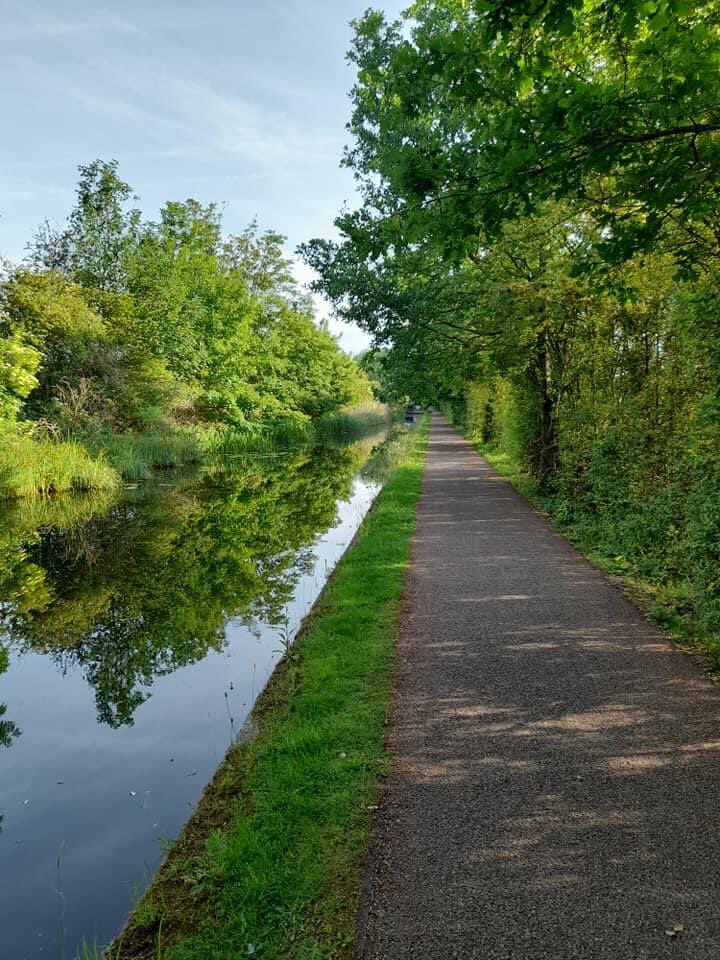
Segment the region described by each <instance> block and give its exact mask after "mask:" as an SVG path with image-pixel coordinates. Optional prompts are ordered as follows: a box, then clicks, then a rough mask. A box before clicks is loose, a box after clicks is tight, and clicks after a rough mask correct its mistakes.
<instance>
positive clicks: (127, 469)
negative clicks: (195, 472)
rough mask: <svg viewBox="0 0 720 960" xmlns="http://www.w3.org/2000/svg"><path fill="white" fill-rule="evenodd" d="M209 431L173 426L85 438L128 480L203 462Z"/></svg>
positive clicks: (89, 444)
mask: <svg viewBox="0 0 720 960" xmlns="http://www.w3.org/2000/svg"><path fill="white" fill-rule="evenodd" d="M207 437H208V434H207V431H206V430H204V429H203V428H201V427H189V426H188V427H179V426H176V427H173V428H168V429H167V430H149V431H146V432H144V433H131V432H129V431H127V432H124V433H112V432H111V431H109V430H108V431H103V432H102V433H100V434H98V435H95V436H92V437H87V438H83V439H84V443H85V445H86V446H87V447H88V448H89V449H90V451H91V452H93V453H96V454H97V455H100V454H102V456H104V457H105V458H106V459H107V461H108V462H109V463H110V464H112V466H113V467H114V468H115V469H116V470H117V471H118V473H119V474H120V475H121V476H122V477H123V479H125V480H149V479H150V478H151V477H152V476H153V471H155V470H166V469H170V468H172V467H182V466H186V465H188V464H193V463H199V462H201V461H202V460H204V459H205V457H206V452H207V446H208V439H207Z"/></svg>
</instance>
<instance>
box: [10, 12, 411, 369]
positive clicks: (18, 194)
mask: <svg viewBox="0 0 720 960" xmlns="http://www.w3.org/2000/svg"><path fill="white" fill-rule="evenodd" d="M369 5H370V0H234V2H231V0H205V2H204V3H198V2H197V0H144V2H142V0H123V3H122V4H121V3H117V2H115V3H110V2H107V0H93V2H91V0H63V2H62V3H57V0H18V2H16V0H0V23H1V24H2V28H1V29H0V90H2V122H0V257H6V258H9V259H11V260H15V261H17V260H20V259H22V257H23V256H24V248H25V244H26V243H27V241H28V240H29V239H30V238H31V237H32V235H33V234H34V232H35V231H36V229H37V227H38V226H39V224H40V223H41V222H42V221H43V220H45V219H49V220H51V221H55V222H61V221H62V220H63V219H64V217H65V216H66V215H67V213H68V212H69V210H70V208H71V207H72V203H73V198H74V188H75V184H76V182H77V167H78V164H81V163H89V162H90V161H91V160H94V159H95V158H97V157H99V158H101V159H103V160H109V159H113V158H114V159H116V160H117V161H118V162H119V165H120V168H119V172H120V176H121V177H122V179H124V180H125V181H127V182H128V183H129V184H130V185H131V186H132V188H133V190H134V192H135V193H136V194H137V195H138V197H139V198H140V203H139V206H140V207H141V209H142V210H143V213H144V215H145V216H146V217H147V218H149V219H154V218H155V216H156V215H157V212H158V210H159V208H160V207H161V206H162V204H163V203H164V202H165V201H167V200H181V199H186V198H188V197H194V198H196V199H198V200H201V201H202V202H204V203H208V202H210V201H216V202H221V203H223V204H224V211H225V212H224V228H225V230H226V232H229V233H232V232H237V231H240V230H242V229H243V227H244V226H246V225H247V224H248V223H249V222H250V220H252V219H253V217H257V219H258V221H259V224H260V227H261V228H262V229H273V230H278V231H279V232H280V233H283V234H285V235H286V236H287V238H288V241H287V249H288V252H292V251H294V249H295V247H296V246H297V244H299V243H301V242H302V241H303V240H307V239H309V238H311V237H315V236H322V237H332V236H334V235H335V233H334V228H333V219H334V217H335V215H336V214H337V213H338V211H339V210H340V208H341V207H342V205H343V204H344V203H345V202H348V203H349V204H350V205H351V206H352V205H353V203H354V199H353V197H354V185H353V180H352V175H351V173H350V172H349V171H348V170H345V169H341V168H340V166H339V161H340V158H341V156H342V149H343V146H344V144H345V143H346V142H347V138H348V135H347V131H346V130H345V124H346V122H347V120H348V117H349V113H350V102H349V99H348V93H349V90H350V88H351V86H352V83H353V70H352V67H351V65H350V64H348V63H347V62H346V60H345V53H346V51H347V49H348V47H349V45H350V38H351V28H350V26H349V21H350V20H351V19H352V18H354V17H357V16H359V15H361V14H362V13H363V11H364V10H365V9H366V7H367V6H369ZM373 5H374V6H376V7H381V8H382V9H384V10H385V11H386V13H387V14H388V15H389V16H393V17H394V16H396V15H397V14H399V12H400V11H401V10H402V9H403V8H404V7H405V6H406V5H407V3H406V2H401V0H375V2H374V3H373ZM297 275H298V278H299V279H301V280H302V281H304V282H305V281H307V280H309V278H310V273H309V271H308V269H307V268H306V267H305V266H304V265H303V264H301V263H300V262H298V264H297ZM318 309H319V313H320V314H321V315H327V309H328V308H327V305H326V304H323V303H322V302H318ZM331 329H332V330H333V332H334V333H336V334H338V335H339V336H340V342H341V344H342V346H343V347H344V348H345V349H346V350H348V351H350V352H355V351H357V350H359V349H362V348H363V347H364V346H365V345H366V344H367V342H368V338H367V337H366V335H365V334H364V333H363V332H362V331H360V330H358V329H357V328H354V327H349V326H347V325H344V324H341V323H340V322H339V321H335V320H332V321H331Z"/></svg>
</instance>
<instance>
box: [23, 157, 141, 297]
mask: <svg viewBox="0 0 720 960" xmlns="http://www.w3.org/2000/svg"><path fill="white" fill-rule="evenodd" d="M117 169H118V163H117V160H110V161H102V160H93V162H92V163H89V164H87V165H84V166H83V165H81V166H80V167H78V170H79V171H80V181H79V183H78V186H77V190H76V203H75V207H74V209H73V210H72V212H71V213H70V216H69V217H68V220H67V223H66V225H65V226H64V227H61V228H55V227H53V226H52V225H51V224H49V223H48V222H47V221H46V222H45V224H44V225H43V226H42V227H41V228H40V230H39V231H38V233H37V235H36V236H35V239H34V241H33V243H32V244H30V253H29V257H30V262H31V264H32V265H33V266H34V267H36V268H40V269H50V270H59V271H61V272H63V273H65V274H67V275H68V276H70V277H72V278H73V279H75V280H77V282H78V283H80V284H82V285H83V286H85V287H94V288H97V289H98V290H106V291H115V292H122V291H123V290H125V288H126V280H127V273H126V270H127V257H128V255H129V254H130V252H131V250H132V248H133V247H134V245H135V242H136V239H137V230H138V226H139V223H140V212H139V210H136V209H129V210H128V209H126V205H127V203H128V201H129V200H131V199H137V198H135V197H133V195H132V190H131V188H130V187H129V186H128V184H127V183H125V182H124V181H123V180H121V179H120V178H119V177H118V174H117Z"/></svg>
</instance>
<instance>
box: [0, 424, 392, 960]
mask: <svg viewBox="0 0 720 960" xmlns="http://www.w3.org/2000/svg"><path fill="white" fill-rule="evenodd" d="M371 451H372V442H367V441H366V442H364V443H361V444H357V445H354V446H349V447H345V448H341V449H330V450H322V451H314V452H307V451H306V452H302V453H297V452H296V453H293V454H290V455H285V456H267V457H257V458H247V459H242V460H238V461H237V462H236V463H234V464H233V465H232V468H231V469H230V470H228V469H223V470H222V471H221V472H217V471H206V472H205V474H204V475H203V476H199V477H185V478H178V477H174V478H173V477H171V476H168V478H167V479H166V480H165V482H152V483H150V484H144V485H139V486H136V487H130V488H128V489H126V490H125V491H124V492H123V494H122V496H120V497H114V498H113V497H105V498H103V497H97V496H95V497H82V498H78V497H66V498H56V499H46V500H42V501H38V502H36V503H31V504H24V505H14V506H5V507H4V508H2V509H0V877H1V878H2V893H1V894H0V958H1V960H31V958H33V960H34V958H52V960H56V958H58V960H75V958H76V956H78V954H79V952H80V950H81V948H82V945H83V944H87V945H93V944H98V945H103V944H106V943H108V942H109V941H110V939H112V937H113V935H114V934H116V933H117V932H118V930H119V929H120V927H121V926H122V924H123V922H124V920H125V917H126V915H127V913H128V911H129V910H130V909H131V907H132V906H133V904H134V903H135V901H136V899H137V897H138V895H139V894H140V893H141V892H142V891H143V889H144V888H145V886H146V885H147V882H148V881H149V880H150V879H151V878H152V876H153V873H154V871H155V870H156V869H157V867H158V865H159V863H160V860H161V858H162V856H163V849H164V846H165V845H166V844H167V842H168V841H169V840H171V839H172V838H174V837H176V836H177V834H178V833H179V831H180V829H181V827H182V826H183V824H184V822H185V821H186V820H187V818H188V816H189V814H190V812H191V810H192V808H193V806H194V805H195V803H196V802H197V800H198V798H199V796H200V794H201V792H202V790H203V787H204V786H205V784H206V783H207V782H208V781H209V780H210V779H211V777H212V775H213V773H214V771H215V769H216V767H217V766H218V764H219V763H220V761H221V760H222V759H223V756H224V754H225V752H226V751H227V749H228V746H229V745H230V744H231V742H233V741H234V739H235V738H236V737H237V736H238V735H242V731H243V725H244V724H245V722H246V720H247V718H248V714H249V712H250V710H251V708H252V705H253V703H254V701H255V699H256V697H257V695H258V693H259V692H260V691H261V690H262V689H263V686H264V685H265V683H266V681H267V679H268V677H269V676H270V673H271V672H272V670H273V668H274V666H275V664H276V663H277V662H278V660H279V659H280V657H281V656H282V653H283V649H284V647H285V645H286V644H287V643H288V642H289V641H291V640H292V638H293V636H294V634H295V632H296V631H297V628H298V625H299V623H300V621H301V620H302V618H303V616H304V615H305V614H306V613H307V612H308V610H309V609H310V607H311V606H312V604H313V602H314V600H315V599H316V597H317V595H318V593H319V592H320V590H321V589H322V586H323V584H324V582H325V580H326V579H327V576H328V574H329V572H330V571H331V570H332V568H333V567H334V566H335V564H336V562H337V560H338V559H339V557H340V556H341V555H342V553H343V551H344V550H345V548H346V546H347V544H348V542H349V541H350V539H351V538H352V536H353V534H354V532H355V530H356V529H357V527H358V525H359V523H360V521H361V520H362V518H363V516H364V515H365V513H366V512H367V510H368V509H369V507H370V505H371V503H372V501H373V499H374V497H375V495H376V493H377V491H378V489H379V486H380V482H381V481H380V479H378V475H377V471H376V470H373V464H374V463H377V461H378V460H382V458H383V452H382V450H381V452H380V454H379V455H375V456H372V455H371Z"/></svg>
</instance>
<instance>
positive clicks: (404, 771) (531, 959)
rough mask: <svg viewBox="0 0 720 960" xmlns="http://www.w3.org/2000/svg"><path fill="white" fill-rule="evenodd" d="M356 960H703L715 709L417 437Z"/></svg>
mask: <svg viewBox="0 0 720 960" xmlns="http://www.w3.org/2000/svg"><path fill="white" fill-rule="evenodd" d="M389 746H390V749H391V750H392V752H393V754H394V759H393V764H392V768H391V772H390V776H389V778H388V781H387V784H386V788H385V790H384V795H383V797H382V800H381V803H380V808H379V811H378V813H377V822H376V840H375V843H374V849H373V851H372V854H371V858H370V863H369V867H368V874H367V878H366V890H365V894H364V903H363V907H362V909H361V916H360V936H359V948H358V950H359V956H360V957H362V958H363V960H405V958H413V960H448V958H463V960H473V958H478V960H480V958H483V960H501V958H502V960H570V958H573V960H581V958H583V960H584V958H587V960H604V958H607V960H610V958H612V960H631V958H632V960H659V958H665V957H672V958H684V960H705V958H708V960H710V958H712V960H719V958H720V765H719V760H720V691H718V690H717V689H716V688H715V687H714V685H713V684H712V683H711V681H710V679H709V678H708V677H707V676H706V675H705V674H703V673H702V671H701V670H700V669H699V668H698V667H696V666H695V665H694V664H693V662H692V661H691V660H690V659H689V658H688V657H686V656H684V655H683V654H681V653H680V652H679V651H677V650H676V649H675V648H674V647H673V645H672V644H671V643H670V641H669V640H668V639H667V638H666V637H665V635H663V634H661V633H660V632H659V631H658V630H657V629H656V628H654V627H652V626H651V625H650V624H648V623H647V622H646V621H645V620H644V618H643V617H642V615H641V614H640V612H639V611H638V610H637V609H636V608H635V607H634V606H633V605H632V604H631V603H630V601H628V600H627V599H626V598H625V597H623V596H622V594H621V593H620V592H619V591H618V590H617V589H616V588H615V587H614V586H613V585H611V584H610V582H609V581H608V580H607V579H606V577H605V576H604V575H603V574H602V573H600V572H599V571H597V570H594V569H593V568H592V567H591V566H590V565H589V564H588V563H587V561H586V560H584V559H583V558H582V557H581V556H580V555H579V554H578V553H577V552H575V551H574V550H573V549H572V548H571V547H570V546H569V545H568V543H567V542H566V541H565V540H564V539H563V538H562V537H561V536H560V535H559V534H557V533H555V532H554V531H553V529H552V528H551V526H550V524H549V523H548V522H547V521H546V520H545V519H544V518H543V517H542V516H541V515H540V514H538V513H537V512H536V511H535V510H534V509H533V508H532V507H531V506H530V505H529V504H528V503H527V501H526V500H524V499H523V498H522V497H521V496H519V495H518V494H517V493H515V491H514V490H513V488H512V486H511V485H510V483H509V482H508V481H507V480H505V479H503V478H502V477H500V476H499V475H498V474H497V473H496V472H495V471H494V470H492V469H491V468H490V467H489V466H488V465H487V464H486V463H485V461H483V460H482V459H481V457H480V456H479V455H478V454H477V453H476V452H475V451H474V450H473V448H472V447H471V446H470V445H469V444H468V443H467V442H466V441H464V440H463V439H462V438H461V437H460V436H459V435H458V434H457V433H456V431H455V430H454V429H453V428H452V427H450V426H449V425H448V423H447V422H446V421H445V420H443V419H442V418H440V417H438V416H434V417H433V422H432V428H431V434H430V447H429V453H428V462H427V470H426V473H425V477H424V481H423V492H422V495H421V499H420V502H419V505H418V518H417V529H416V535H415V539H414V542H413V562H412V566H411V568H410V571H409V574H408V581H407V589H406V598H405V612H404V616H403V621H402V631H401V639H400V644H399V650H398V671H397V680H396V688H395V695H394V706H393V719H392V724H391V733H390V743H389Z"/></svg>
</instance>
